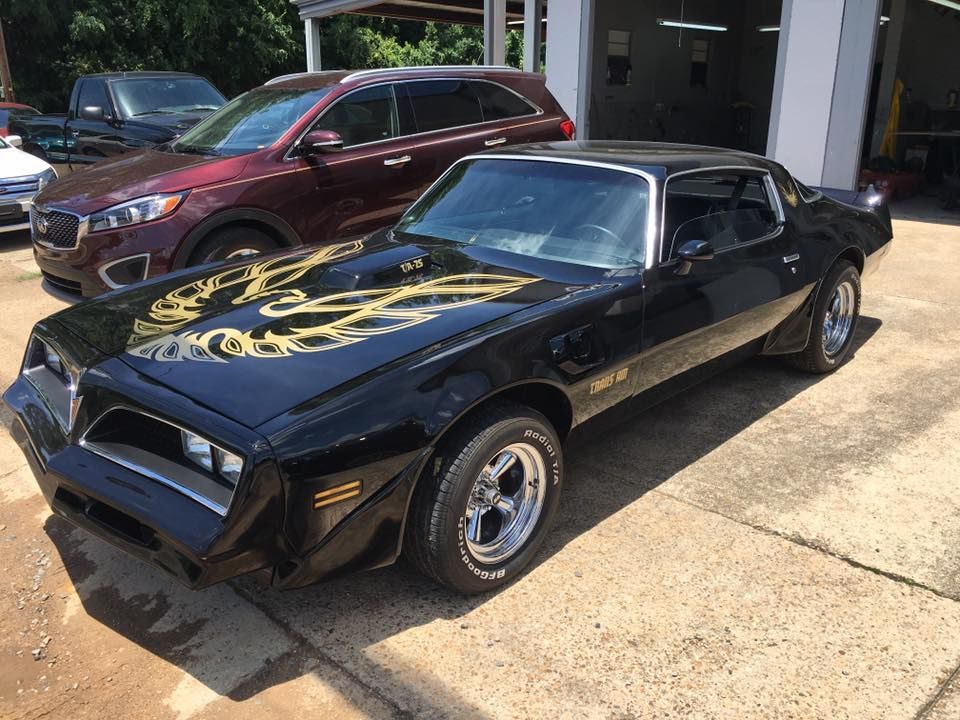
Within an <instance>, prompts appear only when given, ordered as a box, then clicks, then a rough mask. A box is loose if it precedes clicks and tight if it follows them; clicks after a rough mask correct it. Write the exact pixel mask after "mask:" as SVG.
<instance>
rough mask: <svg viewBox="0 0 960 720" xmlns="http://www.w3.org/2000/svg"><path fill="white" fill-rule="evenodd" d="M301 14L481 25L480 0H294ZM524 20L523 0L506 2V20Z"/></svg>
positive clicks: (314, 16) (481, 4)
mask: <svg viewBox="0 0 960 720" xmlns="http://www.w3.org/2000/svg"><path fill="white" fill-rule="evenodd" d="M293 2H294V3H295V4H296V5H297V8H298V10H299V11H300V18H301V19H302V20H307V19H309V18H322V17H329V16H330V15H338V14H340V13H355V14H358V15H376V16H378V17H392V18H400V19H404V20H432V21H434V22H444V23H456V24H458V25H483V4H484V3H483V0H442V2H431V1H430V0H392V1H391V2H376V0H293ZM521 20H523V2H522V1H519V2H507V22H510V21H521Z"/></svg>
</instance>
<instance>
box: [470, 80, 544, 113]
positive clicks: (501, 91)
mask: <svg viewBox="0 0 960 720" xmlns="http://www.w3.org/2000/svg"><path fill="white" fill-rule="evenodd" d="M470 85H471V86H472V87H473V90H474V92H476V94H477V97H478V98H479V99H480V107H481V109H482V110H483V119H484V120H507V119H509V118H515V117H523V116H525V115H534V114H536V112H537V108H535V107H534V106H533V105H532V104H531V103H529V102H528V101H527V100H525V99H524V98H522V97H520V96H519V95H518V94H517V93H515V92H513V91H512V90H508V89H507V88H505V87H502V86H500V85H497V84H495V83H491V82H485V81H482V80H476V81H472V82H471V83H470Z"/></svg>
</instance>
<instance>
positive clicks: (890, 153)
mask: <svg viewBox="0 0 960 720" xmlns="http://www.w3.org/2000/svg"><path fill="white" fill-rule="evenodd" d="M901 93H903V81H901V80H897V81H895V82H894V83H893V98H892V99H891V100H890V114H889V115H888V116H887V127H886V129H884V131H883V141H882V142H881V143H880V154H881V155H886V156H887V157H888V158H890V159H891V160H896V159H897V157H896V156H897V128H899V127H900V95H901Z"/></svg>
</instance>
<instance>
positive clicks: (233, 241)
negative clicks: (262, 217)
mask: <svg viewBox="0 0 960 720" xmlns="http://www.w3.org/2000/svg"><path fill="white" fill-rule="evenodd" d="M276 249H277V244H276V243H275V242H274V241H273V238H271V237H270V236H269V235H267V234H266V233H265V232H263V231H262V230H257V229H256V228H250V227H245V226H243V225H231V226H229V227H224V228H219V229H217V230H214V231H213V232H212V233H210V234H209V235H208V236H207V237H205V238H204V239H203V240H202V241H201V242H200V244H199V245H197V247H196V249H195V250H194V251H193V253H192V254H191V255H190V261H189V262H188V263H187V264H188V265H203V264H204V263H210V262H216V261H217V260H234V259H237V258H243V257H248V256H250V255H259V254H260V253H264V252H270V251H271V250H276Z"/></svg>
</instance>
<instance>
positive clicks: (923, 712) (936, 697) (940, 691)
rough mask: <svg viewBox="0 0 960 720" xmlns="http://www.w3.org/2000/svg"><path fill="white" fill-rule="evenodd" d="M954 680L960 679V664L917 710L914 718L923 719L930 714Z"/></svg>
mask: <svg viewBox="0 0 960 720" xmlns="http://www.w3.org/2000/svg"><path fill="white" fill-rule="evenodd" d="M954 680H960V665H957V666H956V667H955V668H954V669H953V672H952V673H950V675H949V676H948V677H947V679H946V680H944V681H943V682H942V683H940V687H938V688H937V691H936V692H935V693H934V694H933V697H931V698H930V699H929V700H928V701H927V702H926V704H925V705H924V706H923V707H922V708H920V710H918V711H917V714H916V715H914V716H913V720H923V719H924V718H926V717H928V716H929V715H930V711H931V710H933V709H934V708H935V707H936V705H937V703H938V702H940V698H942V697H943V696H944V695H945V694H946V692H947V690H949V689H950V686H951V685H952V684H953V682H954Z"/></svg>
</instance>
